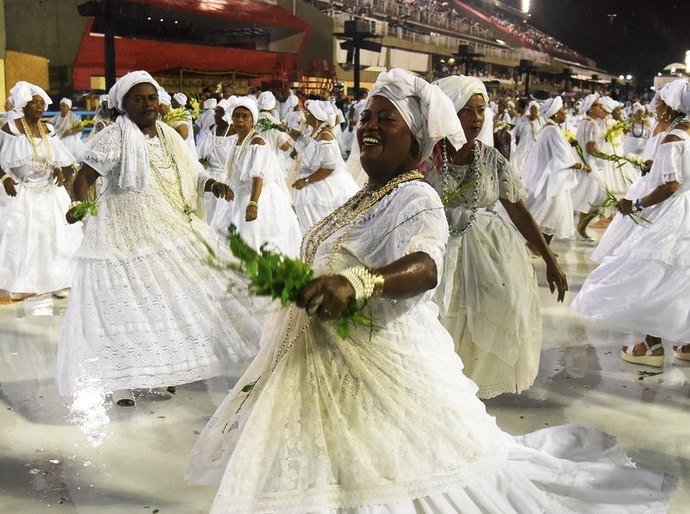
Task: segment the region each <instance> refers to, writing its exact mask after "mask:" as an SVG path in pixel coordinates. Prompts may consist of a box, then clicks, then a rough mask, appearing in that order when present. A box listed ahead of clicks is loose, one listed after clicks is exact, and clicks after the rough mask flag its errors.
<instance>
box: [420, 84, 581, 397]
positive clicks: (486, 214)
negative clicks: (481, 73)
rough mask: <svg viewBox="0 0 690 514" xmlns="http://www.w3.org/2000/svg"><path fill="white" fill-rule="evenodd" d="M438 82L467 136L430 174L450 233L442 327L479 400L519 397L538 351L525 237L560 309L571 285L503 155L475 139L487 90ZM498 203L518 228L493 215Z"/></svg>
mask: <svg viewBox="0 0 690 514" xmlns="http://www.w3.org/2000/svg"><path fill="white" fill-rule="evenodd" d="M435 83H436V84H438V85H439V87H440V88H441V89H442V90H443V92H444V93H446V94H447V95H448V96H449V97H450V99H451V100H452V101H453V106H454V107H455V110H456V112H457V113H458V114H457V116H458V117H459V118H460V121H461V123H462V127H463V128H464V130H465V136H466V137H467V143H466V144H465V145H464V146H463V147H462V148H460V149H459V150H458V151H453V149H452V148H449V145H448V144H447V143H446V142H442V143H441V144H440V145H439V147H440V148H439V149H437V155H436V157H437V158H436V159H435V160H434V162H433V164H432V169H431V170H429V172H428V173H427V176H428V180H429V181H430V182H432V183H433V184H434V185H435V187H436V188H437V191H439V193H440V194H441V195H442V197H444V198H445V203H446V216H447V218H448V222H449V225H450V230H451V237H450V240H449V242H448V251H447V252H446V259H445V264H444V273H443V279H442V280H441V282H440V284H439V287H438V290H437V291H436V303H437V304H438V305H439V309H440V319H441V323H443V326H444V327H445V328H446V329H447V330H448V332H450V335H451V336H452V337H453V340H454V341H455V349H456V351H457V352H458V354H459V355H460V357H461V358H462V361H463V363H464V365H465V375H467V377H468V378H470V379H471V380H472V381H473V382H474V383H476V384H477V385H478V386H479V392H478V395H479V397H480V398H492V397H494V396H497V395H499V394H504V393H519V392H521V391H524V390H526V389H528V388H529V387H530V386H531V385H532V383H533V382H534V379H535V378H536V376H537V372H538V371H539V356H540V353H541V314H540V312H539V295H538V287H537V279H536V276H535V274H534V270H533V267H532V260H531V258H530V255H529V254H528V252H527V250H526V248H525V244H524V240H523V239H522V238H521V237H520V234H522V236H523V237H524V238H525V239H526V240H527V241H528V242H529V243H531V244H532V245H533V246H534V248H536V249H537V250H538V251H539V253H540V254H541V255H542V257H543V259H544V261H545V262H546V278H547V280H548V282H549V285H550V286H551V290H552V291H554V289H555V288H556V287H557V288H558V301H563V297H564V295H565V291H566V290H567V287H568V285H567V282H566V278H565V275H564V274H563V272H562V271H561V269H560V267H559V266H558V262H557V261H556V257H555V256H554V255H553V253H552V252H551V250H550V249H549V246H548V245H547V244H546V242H545V241H544V238H543V236H542V234H541V232H540V231H539V227H538V226H537V224H536V223H535V222H534V220H533V219H532V216H530V213H529V211H528V210H527V208H526V207H525V205H524V204H523V202H522V200H523V198H524V191H523V188H522V183H521V181H520V177H519V176H518V174H517V173H515V171H514V170H513V168H512V167H511V165H510V164H509V163H508V161H506V159H505V157H503V156H502V155H501V154H500V153H499V151H498V150H496V149H495V148H491V147H487V146H486V145H484V144H483V143H481V142H480V141H479V140H478V139H477V137H478V135H479V133H480V131H481V128H482V126H483V124H484V110H485V109H486V106H487V102H488V95H487V93H486V88H485V87H484V84H483V83H482V82H481V81H480V80H479V79H476V78H473V77H463V76H451V77H446V78H443V79H440V80H439V81H437V82H435ZM439 154H440V155H439ZM439 157H440V159H439ZM456 192H457V193H456ZM499 200H500V204H501V206H503V207H504V208H505V210H506V212H507V213H508V216H509V217H510V220H511V221H512V222H513V223H512V224H511V223H509V222H508V221H507V220H506V219H504V218H503V217H502V216H499V215H498V214H497V213H496V212H495V210H494V209H495V206H496V203H497V202H498V201H499ZM513 224H514V225H515V226H513ZM516 227H517V229H518V230H515V228H516ZM518 231H519V232H518Z"/></svg>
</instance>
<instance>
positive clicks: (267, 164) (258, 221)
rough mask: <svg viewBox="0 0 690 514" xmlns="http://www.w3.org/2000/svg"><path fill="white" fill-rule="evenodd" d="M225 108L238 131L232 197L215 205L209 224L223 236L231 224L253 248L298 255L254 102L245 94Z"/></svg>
mask: <svg viewBox="0 0 690 514" xmlns="http://www.w3.org/2000/svg"><path fill="white" fill-rule="evenodd" d="M228 111H229V114H230V116H231V119H232V126H233V128H234V129H235V131H236V135H235V136H233V138H232V139H233V141H232V145H231V153H230V155H229V156H228V164H227V165H228V168H227V174H228V177H229V179H230V186H231V187H232V189H233V191H234V193H235V199H234V201H233V202H231V203H226V204H222V205H219V206H218V207H217V208H216V212H215V214H214V216H213V220H212V221H211V226H212V227H213V228H214V229H215V230H216V231H217V232H218V233H219V234H221V236H224V237H227V236H228V229H229V228H230V227H231V226H233V225H234V226H235V227H236V228H237V231H238V232H239V234H240V235H241V236H242V238H243V239H244V240H245V241H246V242H247V243H248V244H249V245H250V246H251V247H252V248H254V249H255V250H257V251H258V250H259V249H260V248H261V246H262V245H264V244H268V246H269V247H270V248H271V249H273V250H275V251H278V252H280V253H284V254H286V255H289V256H293V257H296V256H297V255H298V254H299V245H300V243H301V242H302V232H301V231H300V228H299V223H298V221H297V217H296V216H295V213H294V211H293V210H292V206H291V205H290V194H289V193H288V189H287V186H286V185H285V180H284V179H283V174H282V170H281V169H280V164H279V163H278V158H277V157H276V155H275V154H274V153H273V150H271V147H270V146H269V145H268V144H266V141H265V140H264V139H263V137H261V135H260V134H259V132H257V130H256V129H255V128H254V127H255V121H254V120H256V119H258V117H259V112H258V109H257V107H256V102H255V101H254V100H253V99H251V98H249V97H247V96H242V97H238V98H237V99H236V100H235V101H234V102H233V103H232V104H231V106H230V107H229V109H228Z"/></svg>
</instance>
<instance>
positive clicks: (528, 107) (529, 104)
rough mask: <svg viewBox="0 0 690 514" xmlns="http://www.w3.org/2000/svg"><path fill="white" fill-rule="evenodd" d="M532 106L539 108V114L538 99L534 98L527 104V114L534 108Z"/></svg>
mask: <svg viewBox="0 0 690 514" xmlns="http://www.w3.org/2000/svg"><path fill="white" fill-rule="evenodd" d="M532 107H536V108H537V114H539V102H537V101H536V100H532V101H531V102H530V103H528V104H527V109H526V110H525V116H527V115H529V112H530V110H532Z"/></svg>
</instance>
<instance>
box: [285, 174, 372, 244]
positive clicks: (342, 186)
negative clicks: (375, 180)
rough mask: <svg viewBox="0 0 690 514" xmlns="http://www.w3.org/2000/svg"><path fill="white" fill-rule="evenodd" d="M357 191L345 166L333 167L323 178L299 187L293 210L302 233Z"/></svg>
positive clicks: (357, 188)
mask: <svg viewBox="0 0 690 514" xmlns="http://www.w3.org/2000/svg"><path fill="white" fill-rule="evenodd" d="M357 191H359V187H357V184H356V183H355V181H354V179H353V178H352V176H351V175H350V174H349V173H348V172H347V171H346V170H345V168H342V169H335V170H333V172H332V173H331V174H330V175H329V176H328V177H326V179H325V180H319V181H318V182H310V183H309V184H308V185H307V186H305V187H303V188H302V189H299V190H298V191H297V192H296V193H295V212H296V213H297V219H298V220H299V225H300V227H301V229H302V233H304V232H306V231H307V230H308V229H309V228H310V227H311V226H312V225H314V224H316V223H318V222H319V221H321V219H323V218H325V217H326V216H327V215H329V214H330V213H331V212H333V211H334V210H335V209H337V208H338V207H340V206H341V205H342V204H344V203H345V202H346V201H347V200H349V199H350V197H351V196H352V195H354V194H355V193H356V192H357Z"/></svg>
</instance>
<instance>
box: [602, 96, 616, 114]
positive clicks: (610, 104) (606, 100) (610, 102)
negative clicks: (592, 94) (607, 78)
mask: <svg viewBox="0 0 690 514" xmlns="http://www.w3.org/2000/svg"><path fill="white" fill-rule="evenodd" d="M601 106H602V107H603V108H604V110H605V111H606V112H608V113H609V114H611V113H612V112H613V110H614V109H615V108H616V107H618V102H616V101H615V100H614V99H613V98H611V97H610V96H602V97H601Z"/></svg>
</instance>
